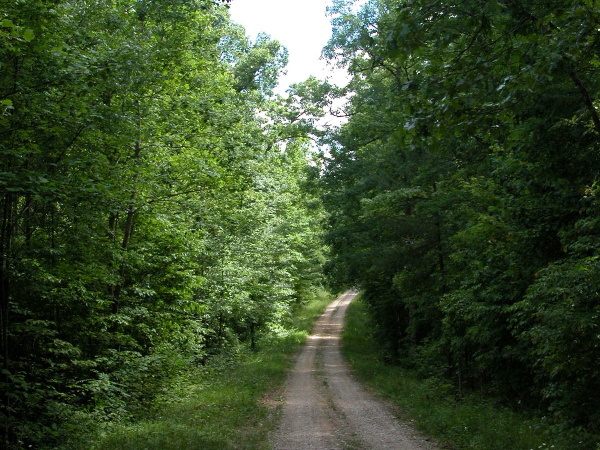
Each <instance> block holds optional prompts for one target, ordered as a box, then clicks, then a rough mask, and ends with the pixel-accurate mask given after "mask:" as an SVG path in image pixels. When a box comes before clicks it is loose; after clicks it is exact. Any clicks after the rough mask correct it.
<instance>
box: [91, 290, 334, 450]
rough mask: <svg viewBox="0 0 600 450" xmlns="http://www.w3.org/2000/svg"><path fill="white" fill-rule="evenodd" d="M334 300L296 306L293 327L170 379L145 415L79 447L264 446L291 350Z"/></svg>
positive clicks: (323, 297)
mask: <svg viewBox="0 0 600 450" xmlns="http://www.w3.org/2000/svg"><path fill="white" fill-rule="evenodd" d="M331 300H332V298H331V296H329V295H328V294H326V293H324V292H323V293H321V294H320V295H319V296H318V298H315V299H314V300H313V301H311V302H310V303H308V304H307V305H304V306H303V307H301V308H299V309H298V311H296V314H295V318H294V322H293V324H292V327H291V330H289V331H287V332H281V333H279V335H278V336H277V337H272V338H270V339H268V340H266V341H265V343H263V344H262V345H260V346H259V348H258V350H254V351H253V350H250V349H244V350H242V351H241V352H240V354H239V355H238V357H236V358H234V359H232V358H215V360H213V361H212V363H211V364H210V365H209V366H208V367H199V368H196V369H194V370H190V371H189V372H188V373H185V374H184V375H183V376H181V377H179V378H178V379H177V380H174V381H173V383H172V385H170V386H169V388H168V389H167V390H165V394H164V395H163V396H162V398H160V399H158V400H157V402H156V404H155V405H154V407H153V408H152V412H149V413H148V418H147V419H145V420H140V421H136V422H134V423H130V424H119V425H111V426H109V427H107V428H106V429H105V430H104V431H103V432H102V433H101V435H100V436H98V435H96V436H94V437H93V438H91V440H93V444H92V443H90V444H88V445H86V446H85V448H91V449H98V450H100V449H102V450H111V449H115V450H116V449H119V450H137V449H140V450H141V449H148V450H151V449H157V450H158V449H160V450H181V449H186V450H194V449H198V450H200V449H202V450H211V449H215V450H217V449H218V450H223V449H267V448H269V444H268V434H269V432H270V431H272V430H273V429H274V427H275V425H276V424H277V418H278V415H279V409H280V408H279V405H280V404H281V399H280V398H279V389H280V388H281V387H282V385H283V383H284V381H285V377H286V375H287V372H288V370H289V369H290V367H291V365H292V363H293V358H292V356H293V355H294V354H295V353H296V351H297V350H298V349H299V348H300V347H301V346H302V344H303V343H304V341H305V340H306V337H307V336H308V334H309V332H310V329H311V328H312V325H313V323H314V321H315V319H316V318H317V317H318V316H319V315H320V314H321V313H322V312H323V311H324V309H325V307H326V306H327V305H328V304H329V303H330V302H331Z"/></svg>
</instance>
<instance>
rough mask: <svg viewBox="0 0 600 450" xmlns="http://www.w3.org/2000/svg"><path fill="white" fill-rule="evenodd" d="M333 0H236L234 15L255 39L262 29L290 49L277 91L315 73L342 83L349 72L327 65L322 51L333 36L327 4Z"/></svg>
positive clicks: (233, 2)
mask: <svg viewBox="0 0 600 450" xmlns="http://www.w3.org/2000/svg"><path fill="white" fill-rule="evenodd" d="M330 4H331V0H232V2H231V4H230V9H229V11H230V13H231V18H232V20H233V21H234V22H237V23H239V24H240V25H242V26H243V27H244V28H245V29H246V34H248V36H250V38H251V39H252V40H255V39H256V36H257V34H258V33H260V32H265V33H267V34H268V35H270V36H271V38H272V39H275V40H277V41H279V42H280V43H281V44H283V45H284V46H285V47H286V48H287V49H288V52H289V63H288V66H287V72H288V73H287V75H285V76H283V77H282V78H281V79H280V85H279V88H278V89H277V92H279V93H283V92H285V90H286V89H287V88H288V87H289V85H290V84H291V83H297V82H300V81H304V80H306V79H307V78H308V77H309V76H311V75H314V76H316V77H317V78H320V79H323V78H326V77H328V76H332V82H334V83H335V82H337V83H341V82H342V80H343V79H344V74H345V71H343V70H340V69H334V68H333V67H331V66H327V64H326V62H325V61H324V60H322V59H320V57H321V50H322V48H323V47H324V46H325V44H327V41H328V40H329V37H330V36H331V24H330V23H329V17H326V7H327V6H328V5H330Z"/></svg>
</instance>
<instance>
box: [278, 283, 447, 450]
mask: <svg viewBox="0 0 600 450" xmlns="http://www.w3.org/2000/svg"><path fill="white" fill-rule="evenodd" d="M356 295H357V292H355V291H347V292H345V293H344V294H342V295H341V296H339V297H338V298H337V299H335V300H334V301H333V302H332V303H331V304H330V305H329V306H328V307H327V309H326V311H325V312H324V313H323V315H322V316H321V317H320V318H319V319H318V320H317V322H316V324H315V327H314V330H313V333H312V334H311V335H310V336H309V338H308V341H307V343H306V345H305V346H304V347H303V349H302V351H301V352H300V354H299V355H298V359H297V361H296V364H295V366H294V368H293V369H292V371H291V372H290V374H289V377H288V380H287V382H286V385H285V390H284V397H285V403H284V405H283V410H282V417H281V422H280V425H279V428H278V430H277V432H276V433H275V434H274V436H273V440H272V444H273V448H274V449H275V450H309V449H311V450H312V449H326V450H343V449H346V450H347V449H397V450H435V449H436V447H435V446H433V445H432V444H431V443H430V442H427V441H426V440H425V439H423V438H422V437H420V436H419V435H418V434H417V433H416V432H415V431H414V430H413V429H412V428H410V427H409V426H408V425H406V424H403V423H401V422H399V421H398V420H397V419H396V418H395V417H394V415H393V414H392V413H391V411H390V410H389V408H388V407H387V405H386V404H385V403H384V402H382V401H381V400H378V399H376V398H375V397H374V396H373V395H372V394H370V393H369V392H367V391H366V390H365V389H364V388H363V387H362V386H361V385H360V384H358V382H357V381H356V380H354V378H353V377H352V375H351V371H350V368H349V367H348V365H347V363H346V362H345V361H344V359H343V357H342V355H341V352H340V336H341V333H342V328H343V325H344V317H345V315H346V310H347V308H348V305H349V304H350V302H351V301H352V299H354V297H356Z"/></svg>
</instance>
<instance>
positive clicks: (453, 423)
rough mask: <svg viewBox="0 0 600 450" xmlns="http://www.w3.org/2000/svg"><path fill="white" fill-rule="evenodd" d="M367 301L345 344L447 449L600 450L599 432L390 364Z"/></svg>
mask: <svg viewBox="0 0 600 450" xmlns="http://www.w3.org/2000/svg"><path fill="white" fill-rule="evenodd" d="M372 329H373V328H372V324H371V323H370V322H369V316H368V311H367V306H366V305H365V304H364V303H362V302H361V301H360V299H357V300H356V301H355V302H353V304H352V305H350V308H349V310H348V316H347V318H346V326H345V330H344V334H343V338H342V349H343V352H344V355H345V356H346V358H347V359H348V360H349V362H350V364H351V366H352V367H353V368H354V370H355V371H356V373H357V374H358V376H359V377H360V378H361V379H362V380H364V381H366V382H367V383H368V384H369V385H370V386H372V387H373V388H375V390H376V391H377V392H378V393H380V394H381V395H382V396H384V397H385V398H387V399H390V400H392V401H393V402H394V403H396V404H397V405H398V406H399V407H400V410H401V411H402V414H403V417H402V419H404V420H406V421H408V422H412V423H414V424H415V425H416V426H417V428H419V429H420V430H421V431H422V432H423V433H425V434H426V435H428V436H431V437H433V438H435V439H436V440H438V441H439V442H440V443H442V445H443V446H444V448H453V449H478V450H507V449H510V450H529V449H550V448H553V449H557V450H570V449H586V450H587V449H594V448H597V449H600V446H597V445H598V443H597V442H596V441H595V440H594V437H591V436H589V435H584V434H582V433H578V431H577V430H573V429H565V428H564V427H563V428H559V427H558V426H557V425H553V424H551V423H549V422H548V421H547V420H545V419H544V418H539V417H538V418H533V417H526V416H524V415H523V414H520V413H516V412H514V411H512V410H510V409H508V408H506V407H502V406H499V405H497V404H496V403H495V402H494V401H493V399H488V398H484V397H481V396H478V395H475V394H472V395H470V396H466V397H463V398H461V399H457V398H456V396H455V395H454V394H455V393H454V389H453V388H452V386H451V385H450V384H449V383H448V382H447V381H444V380H440V379H423V378H420V377H418V376H417V375H416V374H414V373H411V372H410V371H407V370H405V369H402V368H400V367H397V366H393V365H389V364H386V363H385V362H384V361H383V358H382V354H381V352H380V351H379V349H378V347H377V344H376V342H375V341H374V339H373V336H372Z"/></svg>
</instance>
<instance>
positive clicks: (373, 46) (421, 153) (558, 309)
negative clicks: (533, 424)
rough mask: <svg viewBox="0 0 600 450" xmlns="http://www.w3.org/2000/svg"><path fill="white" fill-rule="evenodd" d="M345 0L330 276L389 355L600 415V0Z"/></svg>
mask: <svg viewBox="0 0 600 450" xmlns="http://www.w3.org/2000/svg"><path fill="white" fill-rule="evenodd" d="M352 3H353V2H346V1H343V0H340V1H337V2H335V6H334V7H333V8H332V15H333V24H334V36H333V37H332V39H331V41H330V43H329V45H328V47H327V49H326V51H327V53H328V55H329V56H330V57H331V58H334V57H336V58H339V59H340V60H341V61H342V63H344V64H346V65H347V67H348V69H349V71H350V73H351V74H352V76H353V79H352V81H351V83H350V85H349V89H348V95H349V98H350V102H349V103H348V106H347V108H346V111H345V113H346V115H347V116H348V122H347V123H346V124H345V125H344V126H343V127H341V129H340V130H339V132H338V133H337V135H336V136H335V139H334V140H333V141H332V144H331V149H330V152H329V154H327V158H328V160H329V161H328V165H327V170H326V173H325V175H324V182H325V185H326V187H327V195H326V197H325V200H326V204H327V209H328V210H329V212H330V226H331V229H330V233H329V237H328V238H329V242H330V244H331V245H332V247H333V252H334V260H333V261H332V263H331V264H330V266H329V275H330V277H331V278H332V279H333V280H335V281H337V282H338V283H340V284H349V283H353V284H355V285H358V286H359V287H360V288H361V289H363V290H364V293H365V298H366V299H367V301H368V302H369V304H370V309H371V312H372V314H373V317H374V319H375V322H376V324H377V327H378V328H377V329H378V332H379V334H380V337H381V338H382V342H383V343H385V345H386V347H387V349H388V354H389V355H390V357H391V358H393V359H395V360H397V361H400V362H402V363H403V364H406V365H409V366H411V367H413V368H416V369H417V370H420V371H422V373H423V374H424V375H426V376H435V377H448V378H450V379H452V380H453V381H454V383H455V386H456V392H457V395H462V394H463V393H465V392H466V391H470V390H473V389H480V390H484V391H485V392H488V393H490V394H493V395H495V396H498V397H500V398H503V399H505V401H506V402H508V403H510V404H511V405H513V406H517V404H520V405H528V406H529V407H530V408H531V407H532V408H536V409H538V408H539V409H540V410H541V411H545V412H543V414H545V415H547V416H549V417H552V418H553V419H554V420H556V421H557V422H558V423H561V424H563V425H564V424H566V425H569V426H574V427H581V428H582V429H583V430H587V431H588V432H592V433H598V432H600V407H599V405H600V384H599V383H600V328H599V327H600V317H599V315H600V296H599V294H598V292H599V288H600V278H599V275H600V260H599V254H598V232H599V231H600V230H599V223H600V222H599V212H598V206H599V202H598V195H599V194H598V176H599V169H600V147H599V140H598V136H599V134H600V116H599V110H598V108H599V107H600V103H599V102H600V72H599V71H600V59H599V56H598V55H600V30H599V29H598V23H600V6H599V5H598V3H597V2H595V1H585V0H581V1H579V0H578V1H565V0H552V1H551V0H534V1H531V0H528V1H521V0H506V1H486V2H481V1H473V0H463V1H460V2H453V1H430V0H371V1H368V2H367V3H365V4H364V5H363V6H362V8H361V9H360V10H357V9H356V8H354V7H353V5H352Z"/></svg>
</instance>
